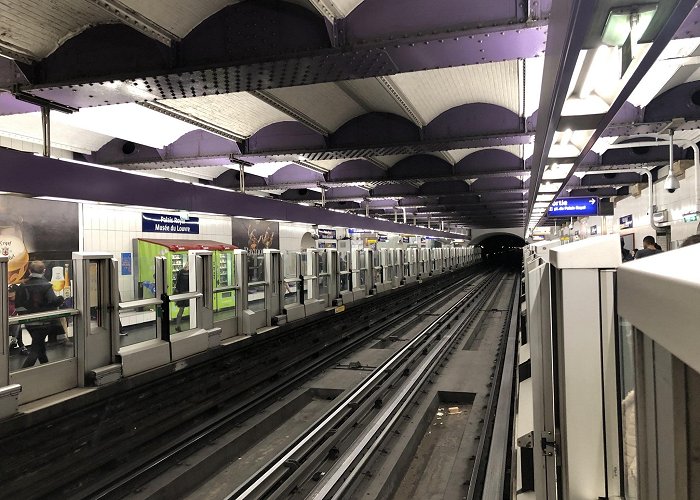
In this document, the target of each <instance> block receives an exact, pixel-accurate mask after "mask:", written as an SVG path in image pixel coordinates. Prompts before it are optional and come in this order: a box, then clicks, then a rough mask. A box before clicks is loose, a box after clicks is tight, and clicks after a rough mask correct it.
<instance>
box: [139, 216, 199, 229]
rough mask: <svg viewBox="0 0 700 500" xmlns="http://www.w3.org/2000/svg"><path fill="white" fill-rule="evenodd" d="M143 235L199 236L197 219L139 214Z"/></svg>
mask: <svg viewBox="0 0 700 500" xmlns="http://www.w3.org/2000/svg"><path fill="white" fill-rule="evenodd" d="M141 231H142V232H144V233H177V234H199V217H188V218H183V217H180V216H179V215H177V214H152V213H145V212H144V213H142V214H141Z"/></svg>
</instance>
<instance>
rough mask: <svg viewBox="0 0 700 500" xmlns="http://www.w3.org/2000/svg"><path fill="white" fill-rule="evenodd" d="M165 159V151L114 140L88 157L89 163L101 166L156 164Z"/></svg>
mask: <svg viewBox="0 0 700 500" xmlns="http://www.w3.org/2000/svg"><path fill="white" fill-rule="evenodd" d="M132 148H133V149H132ZM163 157H164V152H163V150H160V149H156V148H152V147H150V146H144V145H143V144H136V143H133V142H130V141H125V140H124V139H112V140H111V141H109V142H108V143H107V144H105V145H104V146H102V147H101V148H100V149H98V150H97V151H95V152H94V153H93V154H92V155H87V156H86V158H87V159H88V160H87V161H89V162H91V163H98V164H100V165H118V164H122V163H142V162H143V163H146V162H155V161H162V160H163Z"/></svg>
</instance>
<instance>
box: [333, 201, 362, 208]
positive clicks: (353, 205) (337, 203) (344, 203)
mask: <svg viewBox="0 0 700 500" xmlns="http://www.w3.org/2000/svg"><path fill="white" fill-rule="evenodd" d="M326 208H336V209H338V210H352V209H355V208H360V204H359V203H356V202H354V201H329V202H327V203H326Z"/></svg>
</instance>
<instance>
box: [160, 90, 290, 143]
mask: <svg viewBox="0 0 700 500" xmlns="http://www.w3.org/2000/svg"><path fill="white" fill-rule="evenodd" d="M163 104H165V105H166V106H169V107H171V108H174V109H176V110H178V111H181V112H183V113H187V114H188V115H191V116H194V117H196V118H199V119H201V120H205V121H207V122H210V123H213V124H214V125H217V126H219V127H222V128H224V129H227V130H230V131H232V132H235V133H236V134H239V135H242V136H245V137H249V136H251V135H253V134H254V133H255V132H257V131H258V130H260V129H261V128H263V127H265V126H267V125H270V124H272V123H276V122H283V121H291V120H292V119H291V118H290V117H289V116H287V115H286V114H284V113H282V112H281V111H278V110H277V109H276V108H273V107H272V106H270V105H269V104H266V103H265V102H263V101H261V100H260V99H257V98H256V97H253V96H252V95H251V94H249V93H247V92H238V93H235V94H219V95H208V96H202V97H186V98H183V99H169V100H167V101H164V102H163Z"/></svg>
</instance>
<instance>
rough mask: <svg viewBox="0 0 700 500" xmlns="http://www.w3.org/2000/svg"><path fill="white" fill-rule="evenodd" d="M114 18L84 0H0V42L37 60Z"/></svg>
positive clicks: (112, 20)
mask: <svg viewBox="0 0 700 500" xmlns="http://www.w3.org/2000/svg"><path fill="white" fill-rule="evenodd" d="M114 21H115V19H114V18H113V17H112V16H111V15H110V14H109V13H108V12H106V11H104V10H102V9H101V8H99V7H97V6H95V5H94V4H92V3H90V2H86V1H85V0H62V1H60V2H59V1H49V0H40V1H28V0H0V26H2V29H0V41H2V42H5V43H8V44H11V45H14V46H17V47H20V48H21V49H23V50H25V51H26V52H29V53H31V54H32V55H33V56H34V57H35V58H37V59H43V58H44V57H46V56H48V55H49V54H51V53H52V52H53V51H54V50H56V49H57V48H58V46H59V45H60V44H61V43H63V42H64V41H65V40H67V39H68V38H71V37H72V36H74V35H76V34H78V33H80V32H81V31H83V30H84V29H86V28H88V27H90V26H93V25H96V24H102V23H109V22H114Z"/></svg>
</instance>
